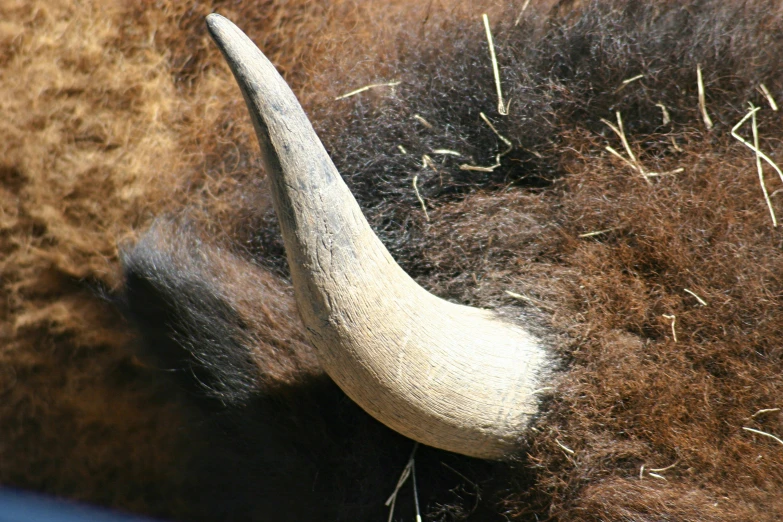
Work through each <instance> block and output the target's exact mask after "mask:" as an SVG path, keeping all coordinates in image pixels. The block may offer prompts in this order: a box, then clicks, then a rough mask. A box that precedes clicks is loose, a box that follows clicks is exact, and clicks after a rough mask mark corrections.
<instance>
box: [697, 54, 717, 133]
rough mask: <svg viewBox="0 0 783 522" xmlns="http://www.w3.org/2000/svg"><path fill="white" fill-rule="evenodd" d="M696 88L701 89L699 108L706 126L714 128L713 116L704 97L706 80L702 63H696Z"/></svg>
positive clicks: (708, 128)
mask: <svg viewBox="0 0 783 522" xmlns="http://www.w3.org/2000/svg"><path fill="white" fill-rule="evenodd" d="M696 88H697V89H698V91H699V110H701V117H702V120H704V126H705V127H707V130H712V127H713V124H712V118H710V115H709V113H708V112H707V102H706V100H705V97H704V80H703V79H702V77H701V65H696Z"/></svg>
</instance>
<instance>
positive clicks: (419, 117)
mask: <svg viewBox="0 0 783 522" xmlns="http://www.w3.org/2000/svg"><path fill="white" fill-rule="evenodd" d="M413 119H414V120H417V121H419V122H420V123H421V124H422V125H424V126H425V127H427V128H428V129H432V128H433V126H432V123H430V122H428V121H427V120H425V119H424V118H423V117H422V116H420V115H419V114H414V115H413Z"/></svg>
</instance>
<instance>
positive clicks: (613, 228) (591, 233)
mask: <svg viewBox="0 0 783 522" xmlns="http://www.w3.org/2000/svg"><path fill="white" fill-rule="evenodd" d="M623 159H625V158H623ZM619 228H620V227H612V228H607V229H604V230H596V231H594V232H586V233H584V234H579V235H578V236H577V237H579V238H585V237H593V236H600V235H603V234H606V233H608V232H613V231H615V230H617V229H619Z"/></svg>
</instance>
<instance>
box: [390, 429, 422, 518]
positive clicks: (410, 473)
mask: <svg viewBox="0 0 783 522" xmlns="http://www.w3.org/2000/svg"><path fill="white" fill-rule="evenodd" d="M417 449H419V443H418V442H416V443H415V444H414V445H413V451H411V456H410V458H409V459H408V462H407V464H405V467H404V468H403V470H402V473H401V474H400V478H399V479H398V480H397V485H396V486H395V487H394V491H393V492H392V494H391V495H390V496H389V498H388V499H387V500H386V502H385V503H384V505H385V506H388V507H389V522H392V520H393V517H394V506H395V505H396V504H397V494H398V493H399V492H400V488H402V486H403V485H404V484H405V481H406V480H408V477H411V479H412V483H413V500H414V503H415V505H416V522H421V511H420V509H419V492H418V488H417V487H416V461H415V460H414V457H415V456H416V450H417Z"/></svg>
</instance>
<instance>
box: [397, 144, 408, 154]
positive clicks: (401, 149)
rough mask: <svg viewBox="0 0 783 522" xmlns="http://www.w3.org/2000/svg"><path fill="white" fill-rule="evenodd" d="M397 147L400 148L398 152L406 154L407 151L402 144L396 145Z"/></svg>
mask: <svg viewBox="0 0 783 522" xmlns="http://www.w3.org/2000/svg"><path fill="white" fill-rule="evenodd" d="M397 148H398V149H400V152H402V153H403V154H408V151H407V150H405V147H403V146H402V145H397Z"/></svg>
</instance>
